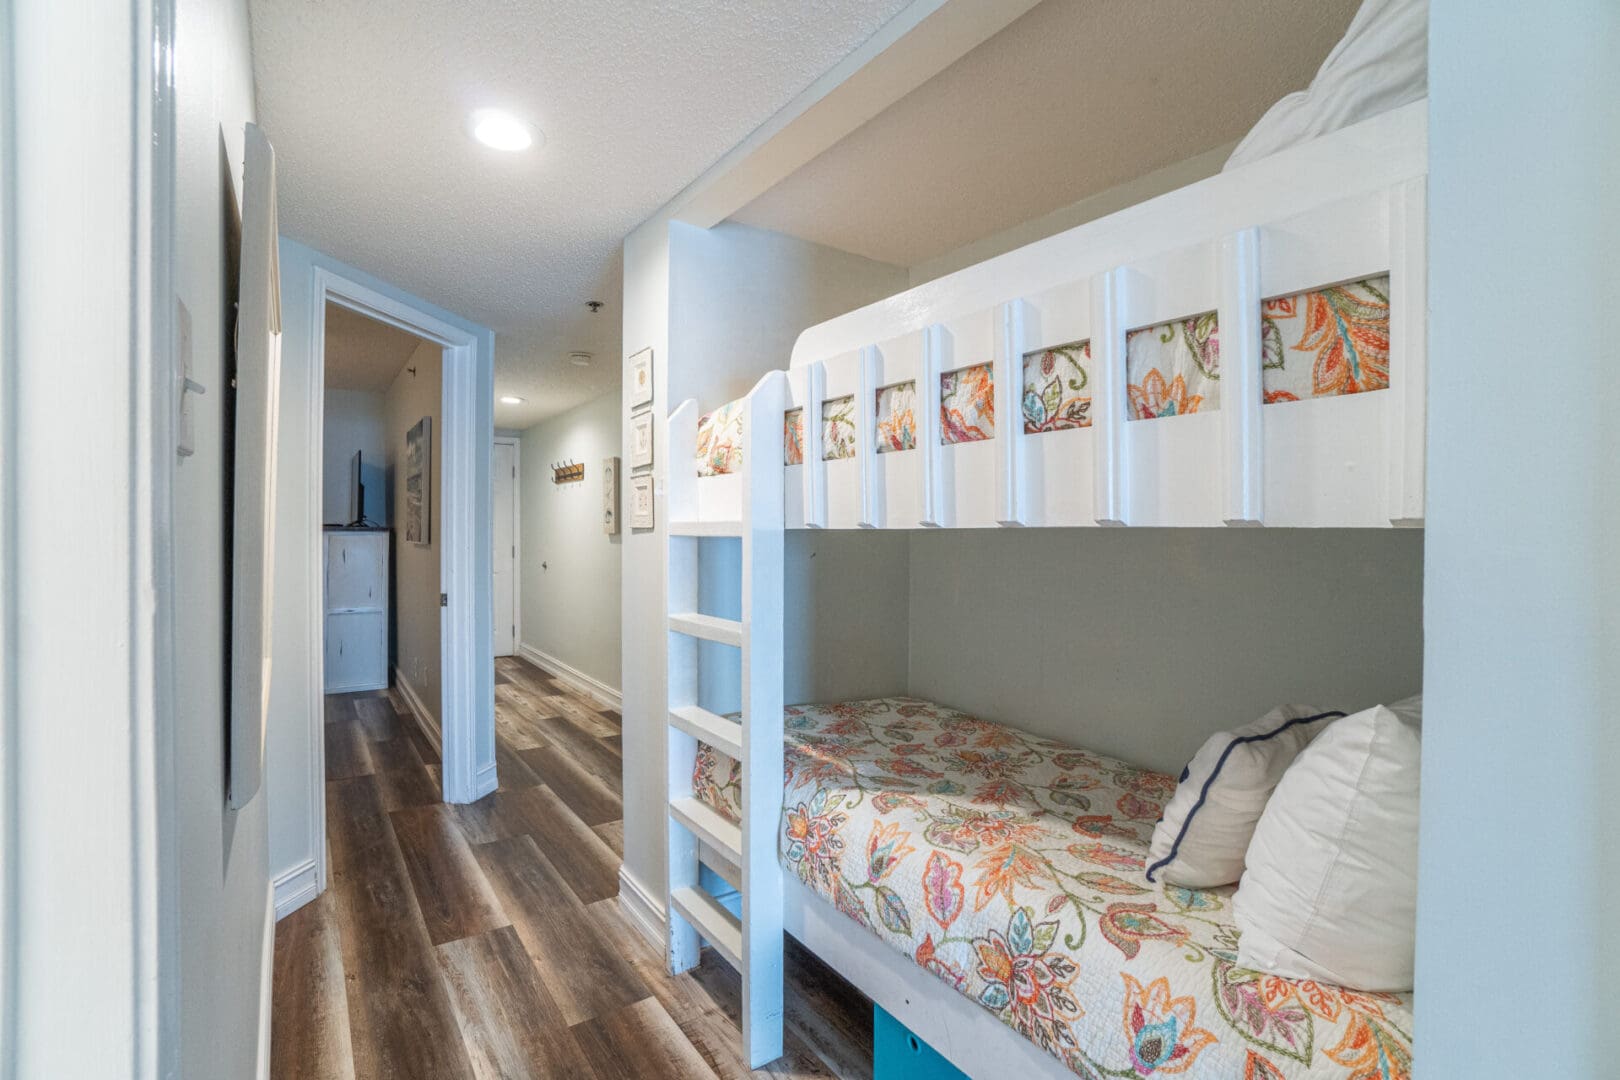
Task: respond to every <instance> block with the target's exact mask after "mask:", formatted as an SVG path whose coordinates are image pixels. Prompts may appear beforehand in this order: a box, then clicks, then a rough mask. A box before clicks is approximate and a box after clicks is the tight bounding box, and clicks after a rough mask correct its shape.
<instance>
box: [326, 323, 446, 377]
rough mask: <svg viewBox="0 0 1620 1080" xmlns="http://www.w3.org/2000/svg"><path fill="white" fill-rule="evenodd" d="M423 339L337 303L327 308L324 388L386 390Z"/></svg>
mask: <svg viewBox="0 0 1620 1080" xmlns="http://www.w3.org/2000/svg"><path fill="white" fill-rule="evenodd" d="M420 344H422V339H421V338H419V337H417V336H416V335H415V334H413V333H411V332H410V331H408V330H401V329H400V328H399V327H397V326H389V325H388V324H387V323H380V322H378V321H377V320H376V319H371V318H367V317H366V316H364V315H361V314H360V313H359V312H356V311H350V310H349V309H348V308H346V307H342V306H340V305H338V304H327V305H326V385H327V387H328V389H332V390H367V391H370V392H371V393H374V394H380V393H382V392H384V391H385V390H387V389H388V386H389V384H390V383H392V382H393V381H394V376H396V375H398V374H399V369H400V368H402V367H404V366H405V361H406V359H407V358H409V357H410V355H411V353H413V352H415V351H416V347H417V346H418V345H420Z"/></svg>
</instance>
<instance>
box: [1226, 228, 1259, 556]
mask: <svg viewBox="0 0 1620 1080" xmlns="http://www.w3.org/2000/svg"><path fill="white" fill-rule="evenodd" d="M1219 272H1220V280H1221V301H1220V314H1219V316H1218V318H1219V321H1220V328H1221V329H1220V334H1221V382H1222V383H1223V384H1224V385H1223V387H1222V389H1221V429H1222V436H1223V438H1222V442H1223V445H1224V450H1225V452H1224V454H1223V457H1224V459H1225V460H1224V461H1223V464H1224V466H1225V469H1224V473H1225V478H1224V480H1225V483H1224V486H1225V492H1224V495H1223V498H1222V510H1223V513H1222V514H1221V517H1222V518H1223V519H1224V520H1225V522H1226V524H1228V525H1261V524H1264V522H1265V517H1264V507H1265V503H1264V499H1265V475H1264V472H1263V470H1264V468H1265V432H1264V429H1263V428H1262V427H1261V424H1262V420H1263V413H1262V411H1261V405H1262V403H1263V402H1262V395H1263V388H1262V384H1261V372H1262V367H1261V365H1262V363H1263V361H1264V356H1263V355H1262V353H1263V349H1262V347H1261V340H1260V333H1261V326H1260V300H1261V297H1260V230H1259V229H1256V228H1253V227H1251V228H1247V229H1242V230H1240V231H1238V232H1235V233H1232V234H1231V235H1229V236H1226V237H1224V238H1223V239H1222V240H1221V261H1220V268H1219Z"/></svg>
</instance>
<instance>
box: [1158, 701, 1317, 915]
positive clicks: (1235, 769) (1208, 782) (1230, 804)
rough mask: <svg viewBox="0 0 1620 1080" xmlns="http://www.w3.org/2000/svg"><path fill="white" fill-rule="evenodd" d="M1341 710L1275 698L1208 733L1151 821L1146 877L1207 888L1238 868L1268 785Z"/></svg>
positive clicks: (1224, 882)
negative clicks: (1245, 718) (1236, 723)
mask: <svg viewBox="0 0 1620 1080" xmlns="http://www.w3.org/2000/svg"><path fill="white" fill-rule="evenodd" d="M1343 715H1344V713H1342V712H1324V711H1322V710H1321V709H1312V708H1307V707H1306V706H1303V705H1280V706H1278V707H1277V708H1275V709H1272V710H1271V711H1270V712H1268V713H1266V715H1264V716H1262V717H1261V718H1260V719H1258V720H1256V721H1255V722H1254V723H1252V724H1246V725H1244V726H1243V727H1240V728H1237V729H1236V730H1234V731H1223V732H1221V733H1220V734H1218V735H1211V736H1210V737H1209V739H1208V740H1206V741H1205V743H1204V745H1203V746H1202V747H1201V748H1199V751H1198V753H1196V754H1194V755H1193V759H1192V761H1190V762H1189V763H1188V764H1187V767H1186V768H1185V769H1183V770H1182V772H1181V780H1180V782H1179V783H1178V784H1177V785H1176V793H1175V795H1173V796H1171V798H1170V802H1169V803H1167V804H1166V805H1165V808H1164V816H1163V817H1161V818H1160V819H1159V823H1158V824H1157V825H1155V826H1154V827H1153V846H1152V847H1151V848H1150V849H1149V853H1148V868H1147V876H1148V880H1150V881H1167V882H1169V883H1170V884H1172V885H1185V886H1187V887H1188V888H1194V889H1207V888H1210V887H1212V886H1215V885H1230V884H1231V883H1232V882H1234V881H1236V880H1237V879H1238V878H1239V877H1241V876H1242V875H1243V853H1244V852H1245V851H1247V850H1248V848H1249V838H1250V837H1252V836H1253V835H1254V827H1255V825H1256V824H1257V823H1258V822H1259V821H1260V812H1261V811H1262V810H1264V809H1265V808H1266V800H1267V799H1269V798H1270V797H1271V792H1272V789H1273V788H1275V787H1276V786H1277V781H1279V780H1281V779H1282V776H1283V773H1284V772H1286V771H1287V769H1288V766H1289V765H1290V764H1291V763H1292V762H1293V760H1294V758H1295V757H1296V756H1297V755H1298V754H1299V752H1300V751H1301V750H1303V749H1305V747H1306V746H1307V745H1308V744H1309V743H1310V741H1311V740H1312V739H1314V738H1315V737H1316V736H1317V735H1318V734H1319V733H1320V732H1321V731H1322V730H1323V728H1325V727H1327V725H1328V724H1329V723H1331V722H1332V721H1333V720H1334V719H1336V718H1337V717H1340V716H1343Z"/></svg>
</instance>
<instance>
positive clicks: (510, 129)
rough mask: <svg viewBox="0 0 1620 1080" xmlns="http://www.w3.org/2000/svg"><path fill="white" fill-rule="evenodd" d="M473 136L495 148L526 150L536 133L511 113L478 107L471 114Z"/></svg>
mask: <svg viewBox="0 0 1620 1080" xmlns="http://www.w3.org/2000/svg"><path fill="white" fill-rule="evenodd" d="M472 133H473V138H475V139H477V140H478V141H479V142H481V143H483V144H484V145H485V146H488V147H491V148H493V149H496V150H527V149H528V148H529V147H530V146H531V145H533V143H534V141H535V136H536V135H537V134H538V132H536V131H535V130H534V128H532V127H530V126H529V125H528V124H525V123H524V122H523V121H522V120H519V119H518V118H517V117H515V116H513V115H512V114H511V113H508V112H502V111H501V110H500V109H479V110H478V111H477V112H475V113H473V114H472Z"/></svg>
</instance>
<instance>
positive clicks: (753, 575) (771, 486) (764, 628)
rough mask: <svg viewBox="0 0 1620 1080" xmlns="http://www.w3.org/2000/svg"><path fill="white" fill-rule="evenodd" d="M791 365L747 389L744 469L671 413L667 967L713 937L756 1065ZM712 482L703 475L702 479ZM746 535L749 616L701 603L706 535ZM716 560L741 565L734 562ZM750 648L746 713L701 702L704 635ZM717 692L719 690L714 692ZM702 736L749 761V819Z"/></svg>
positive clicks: (679, 965) (678, 967)
mask: <svg viewBox="0 0 1620 1080" xmlns="http://www.w3.org/2000/svg"><path fill="white" fill-rule="evenodd" d="M786 403H787V377H786V375H785V374H784V373H783V372H781V371H773V372H771V373H769V374H767V375H766V376H765V377H764V378H763V379H761V380H760V382H759V383H758V385H756V386H755V387H754V389H753V391H752V392H750V393H749V395H748V397H747V398H746V399H744V409H743V420H742V440H743V456H742V466H741V471H740V473H734V474H732V475H728V476H722V477H709V478H704V479H702V480H701V481H700V480H699V478H698V477H697V475H696V468H697V463H696V461H695V460H694V458H693V448H694V447H695V446H696V445H697V426H698V408H697V403H696V402H694V401H690V400H688V401H685V402H683V403H682V404H681V405H680V407H679V408H677V409H675V411H674V412H672V413H671V414H670V417H669V422H668V424H667V425H666V426H665V431H666V441H665V445H664V447H663V449H664V458H663V461H664V470H665V473H666V477H667V479H666V485H665V492H666V498H665V503H664V509H665V513H666V515H667V519H666V529H665V532H666V544H665V555H664V559H665V562H664V580H665V583H666V587H667V589H668V598H667V599H668V608H667V610H668V618H669V633H668V645H667V653H666V670H667V672H668V680H669V701H668V704H669V710H668V711H669V723H668V725H667V768H668V779H669V813H668V816H667V819H666V827H665V840H666V844H667V851H666V857H667V863H666V865H667V867H668V881H667V886H668V891H667V893H666V896H667V898H668V909H667V911H668V932H669V968H670V971H671V972H673V973H676V974H679V973H680V972H683V971H687V970H689V969H691V968H692V967H694V966H695V965H696V964H697V962H698V949H699V939H702V940H703V941H707V942H708V943H709V944H710V945H712V946H713V947H714V948H715V950H716V951H717V952H719V953H720V955H721V956H723V957H725V958H726V960H727V961H729V962H730V963H731V964H732V966H733V967H735V968H736V969H737V970H738V972H740V973H741V975H742V1024H743V1026H742V1034H743V1050H744V1051H745V1054H746V1056H747V1059H748V1064H749V1066H750V1067H751V1068H759V1067H761V1066H763V1065H766V1064H768V1063H769V1062H771V1061H774V1060H776V1059H777V1058H778V1057H780V1056H781V1055H782V879H781V871H780V868H779V866H778V864H777V854H776V841H777V829H778V823H779V820H780V817H781V808H782V705H783V702H782V670H783V669H782V621H783V599H782V571H783V567H782V548H783V504H782V477H783V470H782V445H781V440H782V414H783V410H784V409H785V408H786ZM700 485H701V487H700ZM714 537H736V538H738V539H739V540H740V542H741V560H740V561H741V574H742V581H741V594H742V603H741V616H742V617H741V618H740V619H737V620H732V619H725V618H718V617H716V616H713V615H708V614H704V613H702V612H700V611H699V585H700V581H699V565H700V557H699V545H700V544H701V543H702V542H703V540H704V538H714ZM707 561H708V562H709V565H710V566H711V569H712V568H713V567H714V565H715V563H716V562H718V563H720V564H722V565H724V566H725V567H726V569H727V571H728V572H729V571H730V568H731V566H732V565H735V563H734V562H728V561H727V560H725V559H724V558H722V559H718V560H716V559H710V560H707ZM703 641H712V642H719V643H721V644H723V645H729V646H734V647H737V648H740V649H741V650H742V685H741V688H740V695H739V696H740V700H741V703H742V722H741V723H740V724H739V723H738V722H736V721H735V720H731V719H728V718H727V717H724V716H720V715H717V714H716V713H714V712H710V711H709V710H708V709H705V708H704V707H703V706H702V704H700V692H699V679H698V663H699V644H700V642H703ZM710 700H712V696H711V697H710ZM699 741H702V742H704V743H706V744H708V745H709V746H711V747H713V748H714V749H716V750H718V751H720V752H721V753H723V754H726V755H728V756H730V757H732V758H734V759H736V760H737V761H739V762H741V763H742V824H741V825H740V826H738V825H734V824H732V822H731V821H730V820H728V819H727V818H726V817H724V816H723V815H721V814H718V813H716V812H715V811H714V810H712V809H710V807H709V806H708V805H707V804H705V803H701V802H699V801H698V800H697V799H696V798H694V797H693V792H692V770H693V765H694V762H695V758H696V754H697V744H698V742H699ZM705 849H708V850H710V851H712V852H714V853H715V854H717V855H718V856H719V857H720V859H722V860H725V861H727V862H729V863H730V865H731V866H732V867H734V868H735V870H736V877H737V880H736V882H735V884H736V885H737V887H738V889H739V891H740V892H741V894H742V917H741V919H738V918H737V917H735V916H733V915H732V914H731V913H730V912H729V911H727V910H726V909H725V908H724V907H722V906H721V904H720V903H719V902H718V901H717V900H715V899H714V898H713V897H712V896H711V895H710V894H709V893H708V892H706V891H705V890H704V889H703V888H702V887H701V886H700V885H699V883H698V874H699V870H698V867H699V858H700V852H703V851H705Z"/></svg>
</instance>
